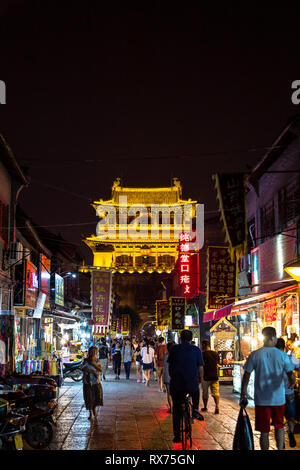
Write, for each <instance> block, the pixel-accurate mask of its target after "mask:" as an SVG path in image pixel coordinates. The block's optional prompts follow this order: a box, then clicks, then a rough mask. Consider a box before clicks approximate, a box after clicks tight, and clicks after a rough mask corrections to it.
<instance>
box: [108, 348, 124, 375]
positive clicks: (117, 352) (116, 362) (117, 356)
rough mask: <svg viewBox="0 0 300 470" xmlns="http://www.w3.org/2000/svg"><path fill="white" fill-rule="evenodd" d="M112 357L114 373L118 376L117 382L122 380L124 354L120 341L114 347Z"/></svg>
mask: <svg viewBox="0 0 300 470" xmlns="http://www.w3.org/2000/svg"><path fill="white" fill-rule="evenodd" d="M111 355H112V359H113V367H114V373H115V374H116V376H115V380H120V373H121V359H122V354H121V345H120V343H119V341H117V342H116V344H115V345H114V346H113V348H112V353H111Z"/></svg>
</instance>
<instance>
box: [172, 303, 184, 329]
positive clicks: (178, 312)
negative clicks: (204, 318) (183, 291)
mask: <svg viewBox="0 0 300 470" xmlns="http://www.w3.org/2000/svg"><path fill="white" fill-rule="evenodd" d="M170 307H171V319H172V320H171V329H172V330H183V329H184V326H185V325H184V324H185V321H184V320H185V318H184V317H185V309H186V298H185V297H170Z"/></svg>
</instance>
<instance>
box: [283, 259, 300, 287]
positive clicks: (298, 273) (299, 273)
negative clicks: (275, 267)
mask: <svg viewBox="0 0 300 470" xmlns="http://www.w3.org/2000/svg"><path fill="white" fill-rule="evenodd" d="M283 269H284V270H285V272H286V273H288V274H289V275H290V276H291V277H292V278H293V279H295V280H296V281H297V282H299V283H300V259H299V258H298V259H297V260H296V261H292V262H290V263H286V264H285V265H284V267H283Z"/></svg>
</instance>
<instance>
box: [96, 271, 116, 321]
mask: <svg viewBox="0 0 300 470" xmlns="http://www.w3.org/2000/svg"><path fill="white" fill-rule="evenodd" d="M111 277H112V274H111V272H110V271H93V272H92V306H93V323H94V325H97V326H108V323H109V310H110V297H111Z"/></svg>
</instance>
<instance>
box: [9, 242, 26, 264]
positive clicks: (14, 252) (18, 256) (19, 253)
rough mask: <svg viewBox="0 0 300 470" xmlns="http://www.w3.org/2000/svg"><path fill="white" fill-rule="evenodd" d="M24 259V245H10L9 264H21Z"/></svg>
mask: <svg viewBox="0 0 300 470" xmlns="http://www.w3.org/2000/svg"><path fill="white" fill-rule="evenodd" d="M22 258H23V245H22V243H20V242H11V243H10V245H9V264H21V263H22Z"/></svg>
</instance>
